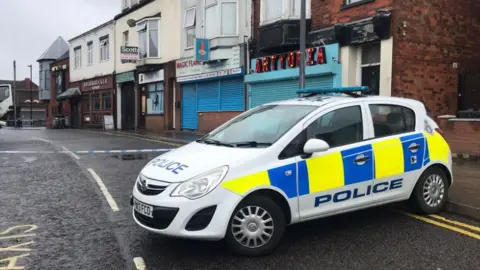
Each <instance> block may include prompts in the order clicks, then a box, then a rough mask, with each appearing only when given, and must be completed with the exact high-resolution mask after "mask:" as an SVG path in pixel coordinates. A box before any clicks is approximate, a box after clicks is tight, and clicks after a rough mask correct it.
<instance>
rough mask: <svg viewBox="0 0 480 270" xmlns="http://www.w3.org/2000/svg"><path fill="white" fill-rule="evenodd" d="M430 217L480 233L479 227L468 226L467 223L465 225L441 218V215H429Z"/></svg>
mask: <svg viewBox="0 0 480 270" xmlns="http://www.w3.org/2000/svg"><path fill="white" fill-rule="evenodd" d="M429 216H430V217H433V218H436V219H439V220H441V221H445V222H448V223H452V224H454V225H457V226H460V227H465V228H467V229H470V230H472V231H477V232H480V227H477V226H473V225H470V224H466V223H463V222H460V221H455V220H451V219H448V218H444V217H442V216H439V215H429Z"/></svg>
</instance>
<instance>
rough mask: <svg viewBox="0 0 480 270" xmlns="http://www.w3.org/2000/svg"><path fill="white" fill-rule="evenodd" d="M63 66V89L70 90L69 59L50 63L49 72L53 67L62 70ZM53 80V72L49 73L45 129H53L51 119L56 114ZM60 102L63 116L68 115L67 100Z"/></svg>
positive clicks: (68, 105) (68, 106)
mask: <svg viewBox="0 0 480 270" xmlns="http://www.w3.org/2000/svg"><path fill="white" fill-rule="evenodd" d="M63 65H67V69H66V73H65V76H64V78H63V79H64V80H65V89H68V88H70V71H69V70H70V69H69V58H67V59H63V60H61V61H57V62H53V63H51V64H50V70H52V68H53V67H57V68H59V69H62V66H63ZM55 80H56V78H55V72H50V100H49V101H48V105H47V106H46V107H47V108H46V110H45V121H46V126H47V128H52V127H53V117H54V116H55V114H56V107H57V100H56V98H55V97H56V96H57V93H56V92H55ZM61 102H62V108H63V111H64V114H65V115H70V104H69V102H68V100H63V101H61ZM80 119H81V118H80Z"/></svg>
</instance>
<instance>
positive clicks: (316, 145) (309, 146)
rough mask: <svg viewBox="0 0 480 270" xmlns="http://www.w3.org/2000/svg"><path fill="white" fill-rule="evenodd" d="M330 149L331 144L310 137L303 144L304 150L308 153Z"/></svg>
mask: <svg viewBox="0 0 480 270" xmlns="http://www.w3.org/2000/svg"><path fill="white" fill-rule="evenodd" d="M328 149H330V145H328V143H327V142H326V141H324V140H320V139H310V140H308V141H307V143H305V145H304V146H303V152H304V153H305V154H308V155H310V156H311V155H312V154H313V153H317V152H325V151H327V150H328Z"/></svg>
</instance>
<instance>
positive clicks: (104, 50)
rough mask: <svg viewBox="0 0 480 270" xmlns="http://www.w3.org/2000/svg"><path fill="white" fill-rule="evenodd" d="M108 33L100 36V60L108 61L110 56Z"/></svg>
mask: <svg viewBox="0 0 480 270" xmlns="http://www.w3.org/2000/svg"><path fill="white" fill-rule="evenodd" d="M109 47H110V46H109V41H108V35H107V36H104V37H101V38H100V61H106V60H108V59H110V57H109Z"/></svg>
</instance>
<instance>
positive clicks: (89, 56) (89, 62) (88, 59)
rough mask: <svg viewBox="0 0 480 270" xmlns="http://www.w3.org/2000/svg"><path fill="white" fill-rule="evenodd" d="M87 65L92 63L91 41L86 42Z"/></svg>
mask: <svg viewBox="0 0 480 270" xmlns="http://www.w3.org/2000/svg"><path fill="white" fill-rule="evenodd" d="M87 65H88V66H90V65H93V42H88V43H87Z"/></svg>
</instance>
